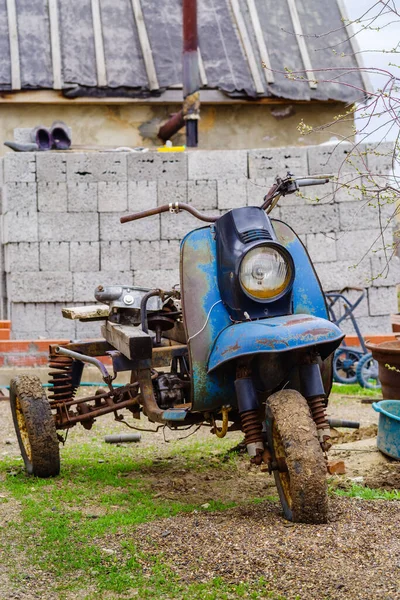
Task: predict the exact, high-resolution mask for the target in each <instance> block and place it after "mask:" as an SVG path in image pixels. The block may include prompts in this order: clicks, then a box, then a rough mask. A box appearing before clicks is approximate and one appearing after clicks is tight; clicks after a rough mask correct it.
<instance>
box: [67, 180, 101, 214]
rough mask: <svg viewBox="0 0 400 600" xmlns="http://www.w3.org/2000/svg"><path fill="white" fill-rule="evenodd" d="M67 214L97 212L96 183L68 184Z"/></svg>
mask: <svg viewBox="0 0 400 600" xmlns="http://www.w3.org/2000/svg"><path fill="white" fill-rule="evenodd" d="M67 188H68V212H96V211H97V183H85V182H74V183H68V185H67Z"/></svg>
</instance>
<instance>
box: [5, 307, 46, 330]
mask: <svg viewBox="0 0 400 600" xmlns="http://www.w3.org/2000/svg"><path fill="white" fill-rule="evenodd" d="M10 317H11V323H12V331H13V333H18V332H22V331H24V332H30V331H35V332H36V331H40V332H41V335H44V333H45V331H46V320H45V310H44V306H43V305H42V304H33V303H26V304H25V303H18V302H11V305H10ZM28 339H29V338H28Z"/></svg>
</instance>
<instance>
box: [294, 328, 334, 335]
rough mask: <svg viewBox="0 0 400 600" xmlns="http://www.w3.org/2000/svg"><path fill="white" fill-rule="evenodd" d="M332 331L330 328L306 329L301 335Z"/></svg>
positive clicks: (323, 333) (324, 333)
mask: <svg viewBox="0 0 400 600" xmlns="http://www.w3.org/2000/svg"><path fill="white" fill-rule="evenodd" d="M330 333H331V331H330V329H326V328H325V329H324V328H321V329H309V330H308V331H304V332H303V333H302V334H301V337H306V336H307V335H312V336H319V335H329V334H330Z"/></svg>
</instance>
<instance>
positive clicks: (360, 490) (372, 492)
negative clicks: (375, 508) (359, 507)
mask: <svg viewBox="0 0 400 600" xmlns="http://www.w3.org/2000/svg"><path fill="white" fill-rule="evenodd" d="M333 493H334V494H336V495H337V496H345V497H347V498H360V499H362V500H400V491H398V490H379V489H372V488H369V487H364V486H362V485H357V484H353V485H352V486H351V487H350V488H349V489H347V490H341V489H335V490H333Z"/></svg>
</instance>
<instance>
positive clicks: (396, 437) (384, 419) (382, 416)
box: [372, 400, 400, 460]
mask: <svg viewBox="0 0 400 600" xmlns="http://www.w3.org/2000/svg"><path fill="white" fill-rule="evenodd" d="M372 408H373V409H374V410H376V412H378V413H379V424H378V439H377V441H376V443H377V446H378V448H379V450H380V451H381V452H383V453H384V454H387V455H388V456H390V457H391V458H395V459H396V460H400V400H382V402H374V403H373V405H372Z"/></svg>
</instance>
